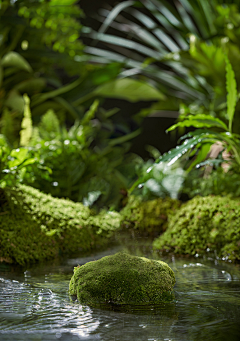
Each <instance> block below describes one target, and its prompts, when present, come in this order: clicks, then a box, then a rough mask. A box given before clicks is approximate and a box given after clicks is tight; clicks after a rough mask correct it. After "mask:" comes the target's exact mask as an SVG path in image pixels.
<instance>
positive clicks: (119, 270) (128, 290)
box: [69, 252, 175, 306]
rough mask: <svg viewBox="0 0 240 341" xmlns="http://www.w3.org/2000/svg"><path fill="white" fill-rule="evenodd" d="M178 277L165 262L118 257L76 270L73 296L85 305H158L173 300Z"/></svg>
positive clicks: (73, 277) (72, 286)
mask: <svg viewBox="0 0 240 341" xmlns="http://www.w3.org/2000/svg"><path fill="white" fill-rule="evenodd" d="M174 284H175V276H174V272H173V271H172V269H171V268H170V267H169V266H168V265H167V264H166V263H164V262H162V261H155V260H150V259H147V258H144V257H137V256H132V255H129V254H127V253H123V252H120V253H117V254H115V255H113V256H106V257H103V258H101V259H99V260H97V261H92V262H89V263H86V264H84V265H83V266H80V267H76V268H74V275H73V276H72V278H71V281H70V284H69V293H70V295H71V296H77V298H78V301H79V302H80V303H83V304H88V305H90V306H91V305H92V306H96V305H98V304H115V305H116V304H117V305H124V304H133V305H134V304H138V305H139V304H142V305H149V304H159V303H161V302H162V301H171V300H172V299H173V297H174V296H173V292H172V290H173V286H174Z"/></svg>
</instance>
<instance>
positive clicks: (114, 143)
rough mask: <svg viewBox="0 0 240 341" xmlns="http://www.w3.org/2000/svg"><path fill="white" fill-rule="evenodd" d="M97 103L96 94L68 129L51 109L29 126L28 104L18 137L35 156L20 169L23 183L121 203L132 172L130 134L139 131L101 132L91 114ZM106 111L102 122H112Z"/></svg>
mask: <svg viewBox="0 0 240 341" xmlns="http://www.w3.org/2000/svg"><path fill="white" fill-rule="evenodd" d="M98 105H99V102H98V101H97V100H95V101H94V103H93V104H92V106H91V107H90V109H89V110H88V111H87V112H86V114H85V115H84V117H83V119H82V120H81V121H75V124H74V125H73V126H72V127H71V128H70V129H67V128H66V127H65V125H63V124H61V123H60V122H59V120H58V118H57V116H56V114H55V113H54V111H52V110H49V111H47V113H46V114H45V115H43V116H42V118H41V121H40V123H39V125H38V126H37V127H36V126H35V127H32V121H31V115H30V114H29V113H30V110H29V112H28V111H27V112H26V113H25V116H24V119H23V122H22V128H23V129H22V130H21V142H22V145H24V146H27V147H28V149H29V154H30V155H31V157H32V158H35V159H36V160H38V162H37V163H36V164H33V165H32V167H30V168H29V169H28V172H26V173H25V174H24V178H23V182H24V183H25V184H28V185H31V186H33V187H35V188H39V189H41V190H42V191H44V192H45V193H50V194H52V195H54V196H57V197H67V198H70V199H72V200H74V201H82V202H84V204H85V205H86V206H92V205H94V206H95V207H96V208H102V207H108V208H109V207H112V208H113V207H114V208H115V209H116V208H119V207H120V206H121V200H122V199H124V197H125V194H126V191H127V188H128V187H129V184H130V182H131V181H132V180H135V178H136V173H135V172H133V171H132V169H134V168H135V163H136V162H138V160H137V159H138V158H137V156H134V155H132V156H131V155H130V154H129V155H127V154H126V153H127V151H128V148H129V140H131V138H132V137H134V136H135V135H136V133H138V132H133V133H129V134H127V135H125V136H122V137H117V138H115V139H113V138H111V139H110V138H109V137H110V136H111V134H112V132H111V130H109V133H108V134H107V132H105V134H104V137H103V136H102V127H101V122H100V121H97V119H96V117H97V112H98ZM28 109H29V108H28ZM101 114H102V115H103V112H101ZM110 114H111V112H108V113H105V115H106V118H105V122H103V123H105V125H107V123H108V125H109V123H111V122H108V120H107V116H110ZM102 119H103V116H102ZM97 122H98V123H97ZM99 135H100V137H99ZM123 160H124V163H123Z"/></svg>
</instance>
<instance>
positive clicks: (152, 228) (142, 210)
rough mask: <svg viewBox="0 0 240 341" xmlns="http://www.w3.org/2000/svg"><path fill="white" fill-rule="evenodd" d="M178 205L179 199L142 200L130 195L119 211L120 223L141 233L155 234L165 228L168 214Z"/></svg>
mask: <svg viewBox="0 0 240 341" xmlns="http://www.w3.org/2000/svg"><path fill="white" fill-rule="evenodd" d="M179 207H180V201H179V200H175V199H171V198H166V199H162V198H158V199H154V200H149V201H142V200H141V198H140V197H134V196H131V197H130V198H129V201H128V204H127V206H126V207H125V208H124V209H123V210H122V211H121V216H122V221H121V225H122V227H123V228H128V229H131V230H136V231H137V232H138V233H140V234H141V235H145V236H147V235H148V236H149V235H150V236H157V235H159V234H160V233H161V232H163V231H165V230H166V228H167V226H168V217H169V215H170V214H172V213H174V212H175V211H176V210H177V209H178V208H179Z"/></svg>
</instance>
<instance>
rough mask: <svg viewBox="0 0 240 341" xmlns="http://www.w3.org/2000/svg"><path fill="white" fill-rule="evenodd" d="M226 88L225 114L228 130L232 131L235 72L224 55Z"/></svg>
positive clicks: (234, 102) (235, 91)
mask: <svg viewBox="0 0 240 341" xmlns="http://www.w3.org/2000/svg"><path fill="white" fill-rule="evenodd" d="M226 89H227V114H228V119H229V131H230V132H232V122H233V117H234V112H235V107H236V104H237V83H236V79H235V73H234V71H233V69H232V65H231V64H230V62H229V60H228V58H227V56H226Z"/></svg>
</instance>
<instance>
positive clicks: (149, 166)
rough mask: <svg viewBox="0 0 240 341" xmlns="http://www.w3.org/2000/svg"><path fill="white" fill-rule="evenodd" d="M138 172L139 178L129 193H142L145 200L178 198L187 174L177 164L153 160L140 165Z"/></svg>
mask: <svg viewBox="0 0 240 341" xmlns="http://www.w3.org/2000/svg"><path fill="white" fill-rule="evenodd" d="M136 173H137V175H138V180H137V181H136V182H135V183H134V184H133V185H132V186H131V188H130V189H129V193H130V194H131V193H133V194H135V195H140V196H141V197H142V198H143V199H144V200H150V199H154V198H159V197H160V198H166V197H170V198H172V199H177V198H178V195H179V193H180V191H181V189H182V185H183V182H184V179H185V176H186V175H185V171H184V170H183V169H182V167H180V166H178V165H177V164H175V165H170V164H169V163H166V162H159V163H154V162H153V161H151V160H149V161H147V162H146V163H143V164H141V165H139V166H138V167H137V169H136Z"/></svg>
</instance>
